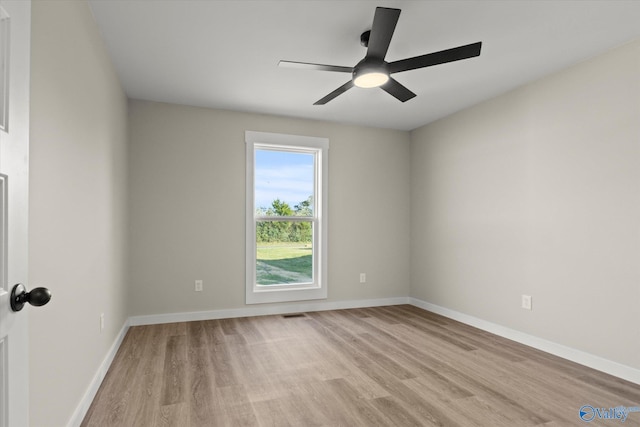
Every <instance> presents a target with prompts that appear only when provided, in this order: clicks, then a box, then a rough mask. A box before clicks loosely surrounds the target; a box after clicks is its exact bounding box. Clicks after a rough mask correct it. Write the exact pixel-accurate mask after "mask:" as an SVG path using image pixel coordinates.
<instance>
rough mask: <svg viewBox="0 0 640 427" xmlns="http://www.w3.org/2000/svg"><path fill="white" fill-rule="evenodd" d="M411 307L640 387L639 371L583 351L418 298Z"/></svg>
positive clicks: (412, 300)
mask: <svg viewBox="0 0 640 427" xmlns="http://www.w3.org/2000/svg"><path fill="white" fill-rule="evenodd" d="M409 304H411V305H415V306H416V307H420V308H422V309H424V310H428V311H431V312H433V313H436V314H440V315H442V316H445V317H448V318H450V319H453V320H457V321H459V322H462V323H464V324H467V325H470V326H473V327H476V328H478V329H482V330H483V331H487V332H490V333H492V334H495V335H498V336H501V337H504V338H507V339H510V340H512V341H515V342H519V343H521V344H524V345H528V346H529V347H533V348H536V349H538V350H542V351H544V352H546V353H550V354H553V355H555V356H558V357H562V358H563V359H567V360H570V361H572V362H576V363H579V364H581V365H584V366H588V367H589V368H593V369H596V370H598V371H602V372H606V373H607V374H611V375H613V376H616V377H618V378H622V379H625V380H627V381H631V382H632V383H636V384H640V369H636V368H632V367H630V366H626V365H623V364H620V363H617V362H613V361H611V360H608V359H604V358H602V357H600V356H594V355H593V354H589V353H585V352H584V351H580V350H576V349H574V348H571V347H567V346H564V345H561V344H557V343H554V342H551V341H547V340H545V339H542V338H538V337H536V336H533V335H528V334H525V333H523V332H520V331H516V330H515V329H510V328H507V327H505V326H502V325H498V324H496V323H491V322H487V321H486V320H482V319H479V318H477V317H473V316H469V315H467V314H464V313H460V312H457V311H454V310H450V309H448V308H445V307H441V306H439V305H435V304H431V303H429V302H426V301H422V300H419V299H417V298H409Z"/></svg>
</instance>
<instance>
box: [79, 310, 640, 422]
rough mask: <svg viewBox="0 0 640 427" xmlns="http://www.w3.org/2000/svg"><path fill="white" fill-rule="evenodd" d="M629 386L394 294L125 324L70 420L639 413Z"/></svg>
mask: <svg viewBox="0 0 640 427" xmlns="http://www.w3.org/2000/svg"><path fill="white" fill-rule="evenodd" d="M583 405H591V406H592V407H594V408H604V409H609V408H615V407H619V406H624V407H627V408H629V407H638V406H640V386H639V385H635V384H633V383H629V382H626V381H623V380H621V379H618V378H615V377H612V376H609V375H606V374H603V373H601V372H598V371H594V370H592V369H589V368H586V367H584V366H580V365H577V364H575V363H572V362H568V361H566V360H563V359H560V358H558V357H555V356H552V355H549V354H546V353H543V352H541V351H538V350H535V349H532V348H530V347H526V346H523V345H520V344H517V343H514V342H512V341H509V340H506V339H503V338H500V337H497V336H495V335H492V334H489V333H487V332H483V331H481V330H478V329H475V328H472V327H469V326H466V325H463V324H461V323H458V322H455V321H453V320H450V319H447V318H444V317H441V316H438V315H436V314H433V313H430V312H428V311H424V310H421V309H419V308H416V307H413V306H409V305H400V306H390V307H376V308H366V309H352V310H336V311H325V312H314V313H304V315H303V316H300V317H284V316H282V315H279V316H263V317H251V318H237V319H223V320H208V321H201V322H189V323H173V324H165V325H153V326H138V327H132V328H130V330H129V332H128V333H127V336H126V337H125V339H124V341H123V343H122V346H121V348H120V350H119V351H118V354H117V355H116V357H115V359H114V362H113V364H112V366H111V368H110V370H109V372H108V373H107V376H106V377H105V379H104V381H103V384H102V386H101V387H100V390H99V391H98V394H97V396H96V398H95V400H94V402H93V404H92V405H91V408H90V409H89V411H88V413H87V415H86V417H85V419H84V422H83V424H82V425H83V426H100V427H104V426H136V427H138V426H349V427H351V426H366V427H371V426H394V427H395V426H432V425H434V426H449V425H451V426H491V427H497V426H509V427H513V426H529V425H545V426H564V425H575V426H585V425H589V426H594V425H602V426H617V425H622V426H625V427H626V426H636V427H637V426H640V412H631V413H629V414H628V418H627V419H626V421H625V422H624V423H623V424H621V420H613V419H609V420H600V419H598V418H597V416H596V418H595V420H594V421H593V422H591V423H586V422H584V421H583V420H581V419H580V417H579V413H578V412H579V409H580V408H581V407H582V406H583Z"/></svg>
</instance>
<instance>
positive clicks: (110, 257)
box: [26, 1, 127, 426]
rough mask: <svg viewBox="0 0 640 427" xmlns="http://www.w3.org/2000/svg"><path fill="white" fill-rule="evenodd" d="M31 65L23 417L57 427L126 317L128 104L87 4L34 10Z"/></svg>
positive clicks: (35, 5)
mask: <svg viewBox="0 0 640 427" xmlns="http://www.w3.org/2000/svg"><path fill="white" fill-rule="evenodd" d="M31 67H32V68H31V76H32V81H31V85H32V87H31V150H30V156H31V175H30V201H29V203H30V215H29V222H30V238H29V247H30V252H29V276H30V283H31V286H35V285H42V286H47V287H49V288H50V289H51V291H52V293H53V297H52V299H51V302H50V303H49V304H48V305H47V306H45V307H42V308H39V309H33V308H31V309H29V308H27V309H26V311H28V312H29V316H30V342H29V345H30V374H29V377H30V384H29V386H30V396H31V397H30V418H31V425H34V426H64V425H66V424H67V422H68V421H69V419H70V417H71V416H72V413H73V411H74V410H75V409H76V407H77V405H78V403H79V402H80V400H81V399H82V397H83V395H84V393H85V391H86V390H87V387H88V386H89V384H90V382H91V380H92V379H93V377H94V375H95V374H96V371H97V369H98V367H99V366H100V364H101V363H102V361H103V359H104V357H105V356H106V354H107V352H108V349H109V348H110V347H111V345H112V344H113V343H114V341H115V339H116V336H117V334H118V333H119V331H120V329H121V328H122V326H123V324H124V322H125V320H126V318H127V312H126V304H125V291H126V288H125V286H126V282H125V278H124V274H125V272H126V267H125V265H124V264H125V256H126V246H125V244H126V238H125V231H126V216H125V215H126V209H125V203H126V172H127V171H126V157H125V156H126V138H127V133H126V132H127V128H126V120H127V119H126V107H127V104H126V98H125V96H124V94H123V92H122V90H121V89H120V85H119V83H118V80H117V78H116V75H115V73H114V70H113V68H112V66H111V63H110V60H109V58H108V56H107V53H106V51H105V48H104V46H103V43H102V41H101V39H100V37H99V34H98V32H97V27H96V25H95V22H94V21H93V17H92V16H91V13H90V10H89V8H88V6H87V4H86V3H85V2H77V1H55V2H48V1H35V2H33V4H32V61H31ZM100 313H104V314H105V320H106V325H105V326H106V327H105V329H104V331H102V333H101V332H100V327H99V325H100V323H99V316H100Z"/></svg>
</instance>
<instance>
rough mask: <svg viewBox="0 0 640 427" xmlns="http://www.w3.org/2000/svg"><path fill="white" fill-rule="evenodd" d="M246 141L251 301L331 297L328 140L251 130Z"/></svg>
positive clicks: (248, 274) (247, 259)
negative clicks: (328, 265) (328, 224)
mask: <svg viewBox="0 0 640 427" xmlns="http://www.w3.org/2000/svg"><path fill="white" fill-rule="evenodd" d="M245 141H246V143H247V195H246V197H247V211H246V237H247V243H246V245H247V254H246V262H247V266H246V282H247V283H246V303H247V304H257V303H266V302H284V301H302V300H309V299H321V298H326V297H327V212H326V206H327V171H328V167H327V157H328V150H329V141H328V140H327V139H325V138H315V137H306V136H295V135H282V134H274V133H264V132H251V131H247V132H246V133H245Z"/></svg>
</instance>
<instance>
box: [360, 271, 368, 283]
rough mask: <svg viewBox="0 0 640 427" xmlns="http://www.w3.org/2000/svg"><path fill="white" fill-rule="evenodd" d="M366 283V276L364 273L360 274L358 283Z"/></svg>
mask: <svg viewBox="0 0 640 427" xmlns="http://www.w3.org/2000/svg"><path fill="white" fill-rule="evenodd" d="M366 281H367V275H366V274H365V273H360V283H365V282H366Z"/></svg>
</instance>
